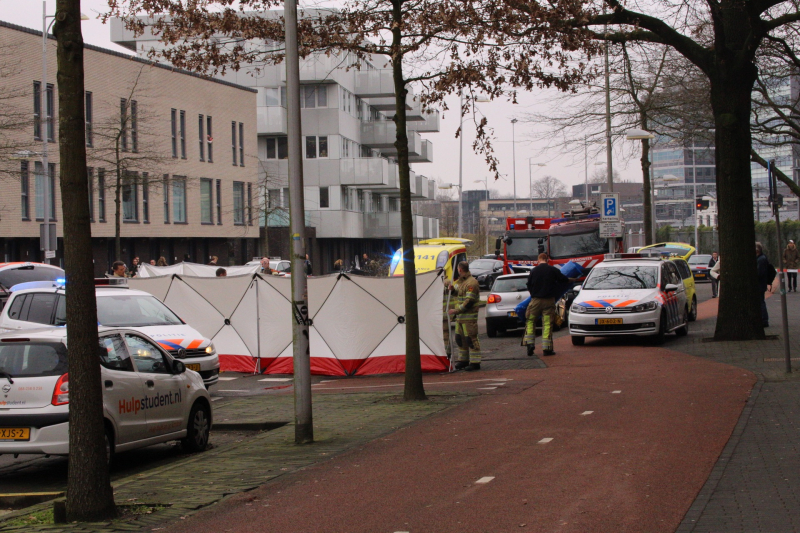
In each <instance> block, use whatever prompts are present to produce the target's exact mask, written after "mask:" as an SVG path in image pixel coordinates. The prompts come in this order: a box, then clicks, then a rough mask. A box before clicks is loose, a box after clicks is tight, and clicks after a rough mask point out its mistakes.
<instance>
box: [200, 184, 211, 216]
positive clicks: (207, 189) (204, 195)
mask: <svg viewBox="0 0 800 533" xmlns="http://www.w3.org/2000/svg"><path fill="white" fill-rule="evenodd" d="M211 190H212V187H211V180H210V179H206V178H201V179H200V222H202V223H203V224H213V223H214V220H213V211H212V210H211Z"/></svg>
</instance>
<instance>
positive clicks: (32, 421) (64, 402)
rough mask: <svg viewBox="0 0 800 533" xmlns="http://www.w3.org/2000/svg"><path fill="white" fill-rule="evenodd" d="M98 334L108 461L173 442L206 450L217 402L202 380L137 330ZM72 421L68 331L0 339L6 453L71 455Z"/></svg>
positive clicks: (0, 444)
mask: <svg viewBox="0 0 800 533" xmlns="http://www.w3.org/2000/svg"><path fill="white" fill-rule="evenodd" d="M98 334H99V338H100V344H99V346H98V352H97V355H98V358H99V362H100V365H101V366H100V368H101V370H100V375H101V380H102V381H101V383H102V387H103V418H104V420H105V433H106V447H107V450H108V452H109V457H110V455H111V454H113V453H115V452H122V451H125V450H130V449H133V448H140V447H143V446H149V445H151V444H156V443H159V442H167V441H172V440H180V441H181V444H182V446H183V447H184V449H185V450H187V451H190V452H197V451H202V450H204V449H205V448H206V446H207V444H208V436H209V432H210V431H211V401H210V400H211V399H210V397H209V395H208V391H206V388H205V387H204V386H203V380H202V379H201V378H200V375H199V374H197V373H196V372H193V371H190V370H189V371H187V370H186V366H185V365H184V364H183V362H181V361H178V360H176V359H173V358H172V357H171V356H170V355H169V354H168V353H167V352H166V351H165V350H164V349H163V348H161V346H159V344H158V343H157V342H155V341H154V340H153V339H151V338H149V337H147V336H146V335H144V334H142V333H141V332H139V331H135V330H132V329H124V328H105V327H100V328H99V329H98ZM68 421H69V349H68V346H67V331H66V329H65V328H47V329H37V330H27V331H20V332H15V333H3V334H0V454H4V453H12V454H47V455H66V454H68V453H69V422H68Z"/></svg>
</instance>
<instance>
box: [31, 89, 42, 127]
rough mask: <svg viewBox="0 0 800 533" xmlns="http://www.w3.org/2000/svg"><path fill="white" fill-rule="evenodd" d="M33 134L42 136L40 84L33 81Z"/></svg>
mask: <svg viewBox="0 0 800 533" xmlns="http://www.w3.org/2000/svg"><path fill="white" fill-rule="evenodd" d="M33 136H34V138H36V139H41V138H42V84H41V82H38V81H35V82H33Z"/></svg>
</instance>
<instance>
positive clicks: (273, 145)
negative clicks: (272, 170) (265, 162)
mask: <svg viewBox="0 0 800 533" xmlns="http://www.w3.org/2000/svg"><path fill="white" fill-rule="evenodd" d="M277 142H278V141H277V139H275V137H268V138H267V159H277V158H278V152H277Z"/></svg>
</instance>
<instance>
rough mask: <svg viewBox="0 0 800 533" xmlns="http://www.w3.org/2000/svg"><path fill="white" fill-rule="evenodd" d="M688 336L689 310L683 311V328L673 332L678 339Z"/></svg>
mask: <svg viewBox="0 0 800 533" xmlns="http://www.w3.org/2000/svg"><path fill="white" fill-rule="evenodd" d="M688 334H689V308H688V307H687V308H686V309H684V311H683V326H681V327H679V328H678V329H676V330H675V335H677V336H678V337H685V336H686V335H688Z"/></svg>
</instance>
